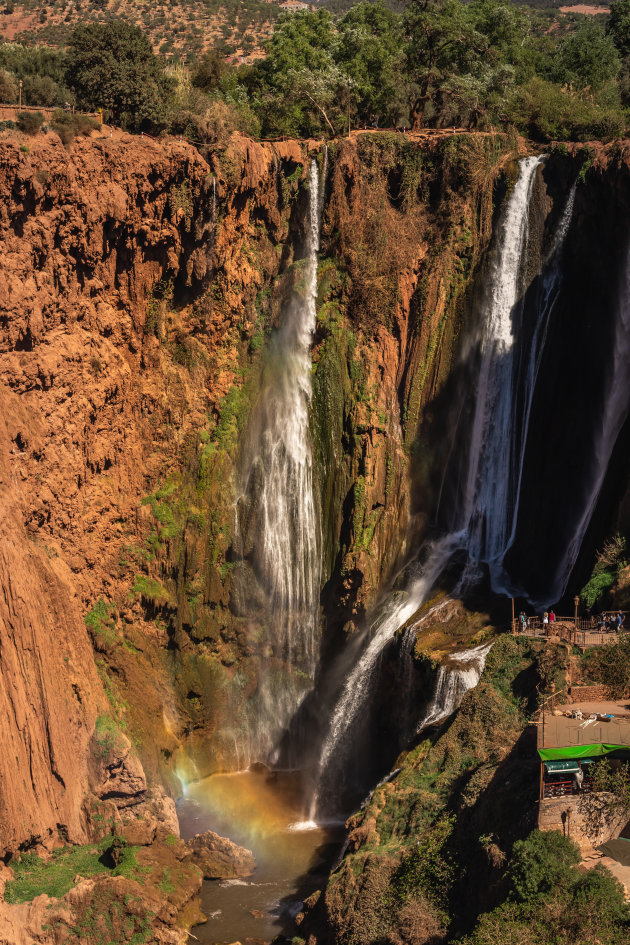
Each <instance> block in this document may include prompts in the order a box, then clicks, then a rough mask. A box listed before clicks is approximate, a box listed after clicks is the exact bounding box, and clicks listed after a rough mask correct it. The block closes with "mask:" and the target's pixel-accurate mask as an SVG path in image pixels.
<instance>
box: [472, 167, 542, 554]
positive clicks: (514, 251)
mask: <svg viewBox="0 0 630 945" xmlns="http://www.w3.org/2000/svg"><path fill="white" fill-rule="evenodd" d="M541 161H542V158H540V157H529V158H525V159H524V160H523V161H521V170H520V174H519V177H518V180H517V182H516V184H515V186H514V190H513V191H512V195H511V197H510V200H509V202H508V205H507V209H506V213H505V216H504V218H503V220H502V223H501V226H500V229H499V234H498V239H499V245H500V249H499V252H498V253H497V256H496V259H495V263H494V267H493V271H492V274H491V277H490V280H489V295H490V298H489V304H488V307H487V309H486V312H485V317H484V319H483V322H482V325H481V329H480V334H479V337H478V339H477V343H478V345H479V350H480V358H481V362H480V366H479V375H478V381H477V399H476V404H475V414H474V419H473V425H472V433H471V441H470V460H469V465H468V476H467V481H466V489H465V497H464V506H463V510H462V513H463V514H462V520H463V524H464V527H465V528H466V531H467V533H468V539H467V548H468V553H469V558H470V559H471V564H472V565H473V566H474V563H475V562H480V561H484V562H491V561H496V560H500V559H502V557H503V554H504V553H505V549H506V546H507V542H508V539H509V536H510V533H511V523H512V512H513V495H514V489H513V478H514V470H513V467H512V463H511V451H510V444H511V442H512V427H513V423H514V334H513V310H514V307H515V305H516V303H517V301H518V299H519V293H520V291H521V288H522V287H521V271H522V261H523V255H524V254H523V249H524V247H525V245H526V242H527V235H528V210H529V203H530V198H531V193H532V189H533V185H534V178H535V174H536V171H537V169H538V167H539V165H540V163H541Z"/></svg>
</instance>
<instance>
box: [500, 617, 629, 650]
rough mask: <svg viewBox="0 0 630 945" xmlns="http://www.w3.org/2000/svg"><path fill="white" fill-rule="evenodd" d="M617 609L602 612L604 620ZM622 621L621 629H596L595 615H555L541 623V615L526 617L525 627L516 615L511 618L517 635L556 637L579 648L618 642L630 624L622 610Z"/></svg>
mask: <svg viewBox="0 0 630 945" xmlns="http://www.w3.org/2000/svg"><path fill="white" fill-rule="evenodd" d="M618 613H619V611H614V612H612V611H611V612H608V611H606V612H605V613H604V614H602V617H603V618H604V619H606V620H609V619H614V618H615V617H616V616H617V614H618ZM622 614H623V617H624V622H623V625H622V628H621V631H620V632H618V631H617V630H615V629H613V630H606V629H598V621H597V618H596V617H556V619H555V621H553V622H552V623H548V624H543V622H542V618H541V617H528V618H527V623H526V625H525V628H524V629H522V628H521V623H520V621H519V618H518V617H515V618H514V619H513V620H512V633H514V634H516V635H517V636H524V637H534V638H538V639H550V638H551V637H556V638H557V639H560V640H563V641H564V642H565V643H570V644H571V645H572V646H577V647H579V649H581V650H585V649H588V648H589V647H593V646H607V645H610V644H614V643H618V641H619V637H620V634H623V633H624V632H625V630H626V627H627V626H628V625H629V624H630V617H629V615H628V613H626V612H625V611H622Z"/></svg>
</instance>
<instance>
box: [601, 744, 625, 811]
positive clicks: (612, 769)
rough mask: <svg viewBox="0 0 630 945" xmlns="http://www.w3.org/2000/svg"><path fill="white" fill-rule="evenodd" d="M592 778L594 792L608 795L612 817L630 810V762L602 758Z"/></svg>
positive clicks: (607, 799)
mask: <svg viewBox="0 0 630 945" xmlns="http://www.w3.org/2000/svg"><path fill="white" fill-rule="evenodd" d="M592 778H593V787H594V790H596V791H598V792H600V793H601V794H603V795H606V801H605V802H606V803H608V806H609V808H610V813H611V814H612V815H615V816H618V815H621V814H625V813H626V812H627V811H628V810H630V762H627V761H626V762H621V761H619V760H615V761H613V762H611V761H610V760H609V759H608V758H602V759H601V760H600V761H598V762H597V763H596V764H594V765H593V773H592Z"/></svg>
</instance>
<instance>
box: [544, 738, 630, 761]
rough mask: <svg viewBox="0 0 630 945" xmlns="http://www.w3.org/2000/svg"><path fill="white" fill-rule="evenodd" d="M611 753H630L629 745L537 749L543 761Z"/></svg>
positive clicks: (597, 744) (603, 744)
mask: <svg viewBox="0 0 630 945" xmlns="http://www.w3.org/2000/svg"><path fill="white" fill-rule="evenodd" d="M613 751H625V752H628V753H630V745H609V744H605V743H604V742H596V743H595V744H594V745H567V746H566V747H564V748H539V749H538V754H539V755H540V757H541V758H542V760H543V761H555V760H556V759H560V758H569V759H575V758H586V757H592V756H596V757H599V756H601V755H609V754H610V753H611V752H613Z"/></svg>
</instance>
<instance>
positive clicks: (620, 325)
mask: <svg viewBox="0 0 630 945" xmlns="http://www.w3.org/2000/svg"><path fill="white" fill-rule="evenodd" d="M629 413H630V247H629V248H628V250H627V253H626V261H625V267H624V274H623V283H622V285H621V289H620V293H619V302H618V305H617V313H616V318H615V327H614V341H613V351H612V358H611V366H610V371H609V373H608V375H607V384H606V390H605V394H604V409H603V413H602V417H601V420H600V424H599V427H598V430H597V434H596V438H595V442H594V446H593V449H592V451H591V456H592V462H591V465H590V469H589V476H588V482H587V487H586V495H585V496H584V501H583V506H582V511H581V514H580V515H579V516H578V517H577V518H576V521H575V524H574V527H573V534H572V536H571V540H570V541H569V543H568V545H567V547H566V550H565V554H564V557H563V559H562V561H561V562H560V564H559V567H558V570H557V573H556V575H555V581H554V587H553V592H554V594H555V598H557V597H559V596H560V594H561V593H562V592H563V591H564V588H565V587H566V585H567V582H568V580H569V577H570V575H571V572H572V570H573V567H574V565H575V562H576V561H577V557H578V554H579V552H580V548H581V547H582V542H583V540H584V535H585V533H586V529H587V528H588V525H589V523H590V521H591V517H592V515H593V511H594V509H595V505H596V503H597V500H598V498H599V495H600V492H601V489H602V486H603V483H604V478H605V476H606V472H607V470H608V466H609V463H610V458H611V456H612V452H613V449H614V447H615V443H616V442H617V439H618V437H619V434H620V432H621V428H622V426H623V424H624V422H625V420H626V418H627V417H628V414H629Z"/></svg>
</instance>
